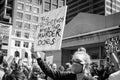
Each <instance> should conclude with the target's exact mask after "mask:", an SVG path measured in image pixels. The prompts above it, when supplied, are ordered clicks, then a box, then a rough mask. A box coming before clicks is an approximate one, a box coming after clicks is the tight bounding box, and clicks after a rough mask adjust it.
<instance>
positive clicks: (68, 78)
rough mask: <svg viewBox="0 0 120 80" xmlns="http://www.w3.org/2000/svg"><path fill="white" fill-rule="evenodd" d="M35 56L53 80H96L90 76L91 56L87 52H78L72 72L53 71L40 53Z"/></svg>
mask: <svg viewBox="0 0 120 80" xmlns="http://www.w3.org/2000/svg"><path fill="white" fill-rule="evenodd" d="M34 55H35V58H36V60H37V63H38V65H39V66H40V68H41V69H42V71H43V72H44V73H45V74H46V75H47V76H49V77H51V78H52V79H53V80H96V79H94V78H92V76H91V75H90V71H89V66H90V56H89V55H88V54H87V53H86V51H81V50H78V51H76V52H75V53H74V54H73V57H72V66H71V71H59V70H52V69H51V68H50V67H49V66H48V65H47V63H46V62H45V61H43V59H42V58H41V55H40V54H39V53H36V54H34ZM86 56H87V57H86Z"/></svg>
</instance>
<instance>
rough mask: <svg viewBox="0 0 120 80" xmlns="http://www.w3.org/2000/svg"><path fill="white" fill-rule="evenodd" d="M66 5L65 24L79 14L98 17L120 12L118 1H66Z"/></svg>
mask: <svg viewBox="0 0 120 80" xmlns="http://www.w3.org/2000/svg"><path fill="white" fill-rule="evenodd" d="M66 5H68V11H67V19H66V23H68V22H69V21H71V20H72V19H73V18H74V17H75V16H76V15H77V14H78V13H80V12H85V13H92V14H99V15H110V14H114V13H116V12H120V0H66Z"/></svg>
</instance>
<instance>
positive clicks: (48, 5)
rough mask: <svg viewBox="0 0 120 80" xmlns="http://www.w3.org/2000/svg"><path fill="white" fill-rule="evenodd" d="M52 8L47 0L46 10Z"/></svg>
mask: <svg viewBox="0 0 120 80" xmlns="http://www.w3.org/2000/svg"><path fill="white" fill-rule="evenodd" d="M50 9H51V4H50V3H47V2H45V10H50Z"/></svg>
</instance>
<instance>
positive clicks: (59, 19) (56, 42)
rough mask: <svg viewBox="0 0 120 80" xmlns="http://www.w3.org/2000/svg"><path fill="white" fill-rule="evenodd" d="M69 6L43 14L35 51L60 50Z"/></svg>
mask: <svg viewBox="0 0 120 80" xmlns="http://www.w3.org/2000/svg"><path fill="white" fill-rule="evenodd" d="M66 10H67V7H66V6H65V7H61V8H58V9H55V10H52V11H50V12H46V13H43V14H41V17H40V23H39V28H38V30H37V33H36V40H35V51H40V50H59V49H60V48H61V42H62V36H63V31H64V26H65V17H66Z"/></svg>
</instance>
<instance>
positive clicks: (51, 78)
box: [0, 47, 118, 80]
mask: <svg viewBox="0 0 120 80" xmlns="http://www.w3.org/2000/svg"><path fill="white" fill-rule="evenodd" d="M34 56H35V59H36V61H35V62H34V63H33V64H32V65H31V66H28V65H26V64H23V60H22V59H18V60H16V58H13V60H12V62H11V63H10V64H8V63H7V61H5V60H4V56H3V54H2V53H0V80H112V79H110V78H111V74H113V73H115V72H117V71H116V70H115V68H114V65H113V64H111V65H108V66H105V65H100V67H98V65H97V64H96V63H92V62H91V59H90V56H89V55H88V54H87V52H86V49H85V48H83V47H81V48H79V49H78V50H77V51H76V52H75V53H74V54H73V56H72V59H71V61H70V62H68V63H66V66H65V67H63V66H62V65H61V66H59V67H58V66H57V65H56V64H55V63H53V64H47V63H46V62H45V60H43V59H42V58H41V55H40V54H39V53H35V54H34ZM117 73H118V72H117ZM112 76H113V75H112ZM113 80H114V79H113Z"/></svg>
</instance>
